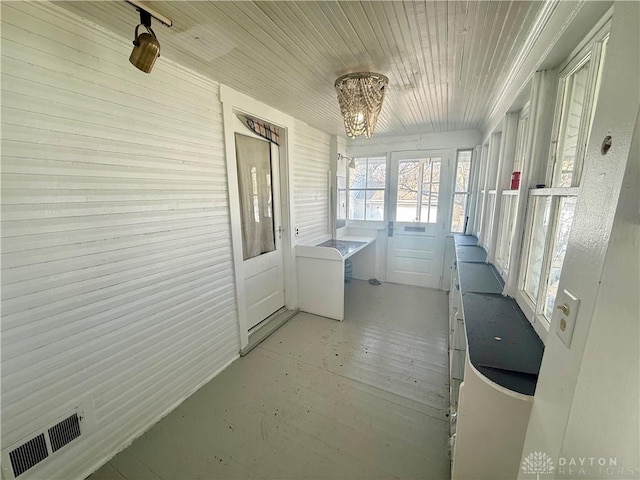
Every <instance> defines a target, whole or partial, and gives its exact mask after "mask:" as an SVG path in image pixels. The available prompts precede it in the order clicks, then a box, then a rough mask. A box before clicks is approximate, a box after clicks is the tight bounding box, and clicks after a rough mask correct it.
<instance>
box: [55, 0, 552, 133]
mask: <svg viewBox="0 0 640 480" xmlns="http://www.w3.org/2000/svg"><path fill="white" fill-rule="evenodd" d="M152 3H153V8H154V9H155V10H157V11H158V12H160V13H162V14H164V15H166V16H168V17H169V18H171V19H172V20H173V22H174V26H173V27H172V28H167V27H164V26H162V25H160V24H159V23H158V22H154V23H153V26H154V30H155V32H156V34H157V36H158V38H159V40H160V43H161V46H162V55H163V56H162V57H161V58H160V59H159V60H158V61H160V62H161V61H162V60H163V58H165V57H166V58H170V59H172V60H174V61H176V62H178V63H180V64H183V65H185V66H187V67H189V68H191V69H193V70H194V71H197V72H199V73H201V74H204V75H206V76H207V77H210V78H212V79H214V80H217V81H219V82H222V83H224V84H227V85H229V86H231V87H233V88H235V89H236V90H239V91H241V92H244V93H246V94H248V95H250V96H252V97H253V98H256V99H258V100H261V101H263V102H265V103H267V104H270V105H272V106H274V107H276V108H278V109H279V110H281V111H284V112H286V113H288V114H290V115H292V116H294V117H296V118H298V119H300V120H303V121H304V122H306V123H308V124H309V125H312V126H314V127H316V128H319V129H321V130H323V131H325V132H327V133H335V134H339V135H344V129H343V126H342V120H341V117H340V112H339V108H338V104H337V100H336V95H335V91H334V89H333V82H334V81H335V79H336V78H337V77H338V76H339V75H342V74H344V73H348V72H354V71H367V70H368V71H375V72H380V73H383V74H385V75H387V76H388V77H389V80H390V87H389V90H388V93H387V98H386V99H385V103H384V106H383V109H382V113H381V116H380V119H379V121H378V125H377V127H376V135H377V136H380V135H410V134H421V133H431V132H443V131H451V130H465V129H480V128H481V126H482V124H483V122H484V121H486V119H487V116H488V115H489V112H490V107H491V105H492V103H493V102H494V101H495V99H496V97H497V96H498V95H499V93H500V91H501V89H503V88H504V86H505V85H504V84H505V80H506V78H507V76H508V73H509V69H510V68H511V67H512V65H513V64H514V61H515V59H516V58H517V57H518V54H519V52H520V51H521V49H522V48H523V46H524V45H525V41H526V39H527V36H528V34H529V31H530V29H531V26H532V25H533V23H534V21H535V18H536V15H537V14H538V13H539V12H540V9H541V7H542V5H543V2H541V1H533V2H525V1H482V2H476V1H467V2H446V1H415V2H394V1H377V2H355V1H354V2H352V1H339V2H308V1H282V2H280V1H266V2H248V1H234V2H231V1H220V2H194V1H177V2H166V1H154V2H152ZM60 4H61V5H63V6H64V7H65V8H67V9H68V10H70V11H72V12H75V13H77V14H79V15H80V16H82V17H84V18H86V19H87V20H88V21H91V22H94V23H96V24H98V25H101V26H103V27H106V28H107V29H109V30H111V31H113V32H115V33H117V34H119V35H121V36H123V37H124V38H126V39H130V40H131V39H133V31H134V28H135V26H136V24H137V23H138V14H137V12H136V11H135V9H134V8H133V7H132V6H131V5H129V4H127V3H125V2H124V1H102V2H78V1H70V2H60ZM123 41H124V39H123ZM122 62H123V65H125V64H127V62H128V59H127V58H123V59H122ZM130 68H133V67H130ZM151 75H153V72H152V73H151Z"/></svg>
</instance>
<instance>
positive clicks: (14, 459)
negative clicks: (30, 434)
mask: <svg viewBox="0 0 640 480" xmlns="http://www.w3.org/2000/svg"><path fill="white" fill-rule="evenodd" d="M48 456H49V452H48V451H47V442H45V440H44V433H41V434H40V435H38V436H37V437H35V438H32V439H31V440H29V441H28V442H27V443H24V444H22V445H20V446H19V447H18V448H16V449H15V450H12V451H11V452H9V458H10V459H11V467H12V468H13V476H14V477H17V476H18V475H21V474H23V473H24V472H26V471H27V470H29V469H30V468H31V467H33V466H34V465H36V464H37V463H40V462H41V461H42V460H44V459H45V458H47V457H48Z"/></svg>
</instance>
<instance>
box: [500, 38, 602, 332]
mask: <svg viewBox="0 0 640 480" xmlns="http://www.w3.org/2000/svg"><path fill="white" fill-rule="evenodd" d="M607 29H608V26H607V25H605V26H604V27H602V28H601V29H600V31H599V32H598V33H597V34H596V35H594V36H593V38H592V39H591V40H588V41H585V42H584V43H583V44H582V45H583V47H582V48H581V49H580V50H579V51H578V52H577V53H575V52H574V54H572V56H571V59H570V60H568V61H567V62H566V63H565V66H563V67H561V69H560V84H559V88H558V97H557V101H556V109H555V118H554V130H553V131H554V137H553V138H554V140H553V142H552V148H551V155H550V158H549V163H548V166H547V167H548V168H547V174H546V178H532V181H531V183H532V184H536V183H544V184H546V185H551V187H549V188H539V189H538V188H536V189H531V190H529V192H528V194H529V200H528V208H527V212H528V213H527V217H526V218H525V224H526V232H525V238H524V241H523V244H522V245H523V250H522V256H521V264H520V272H519V276H518V291H517V293H516V299H517V301H518V304H519V305H520V307H521V308H522V310H523V311H524V313H525V314H526V315H527V317H528V318H529V320H530V321H531V322H532V323H533V324H534V328H536V330H537V331H538V333H539V334H540V335H541V336H543V335H544V334H545V331H548V330H549V324H550V320H551V317H552V314H553V309H554V306H555V301H556V295H557V292H558V286H559V282H560V275H561V272H562V266H563V263H564V257H565V252H566V250H567V245H568V241H569V235H570V232H571V225H572V223H573V217H574V211H575V208H576V205H577V202H578V194H579V188H578V186H579V185H580V176H581V173H582V165H583V160H584V155H585V148H586V145H587V143H588V139H589V133H590V130H591V123H592V119H593V112H594V106H595V103H596V99H597V95H598V87H599V83H600V76H601V73H602V66H603V64H604V56H605V52H606V47H607V41H608V40H607V38H608V33H607ZM512 263H513V262H512Z"/></svg>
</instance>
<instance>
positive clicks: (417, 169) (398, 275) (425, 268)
mask: <svg viewBox="0 0 640 480" xmlns="http://www.w3.org/2000/svg"><path fill="white" fill-rule="evenodd" d="M448 154H449V152H448V151H423V152H399V153H394V154H393V155H392V158H391V165H390V179H389V225H388V228H387V235H388V238H387V272H386V280H387V281H388V282H392V283H402V284H405V285H415V286H420V287H427V288H440V282H441V276H442V265H443V262H444V244H445V228H444V225H445V224H446V222H445V218H444V217H445V214H446V210H447V209H446V198H445V197H446V188H441V179H442V180H444V179H446V178H448V177H447V168H448ZM443 187H444V186H443Z"/></svg>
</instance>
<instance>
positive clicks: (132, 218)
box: [1, 2, 239, 479]
mask: <svg viewBox="0 0 640 480" xmlns="http://www.w3.org/2000/svg"><path fill="white" fill-rule="evenodd" d="M1 35H2V45H3V48H2V67H3V68H2V88H3V92H2V153H3V162H2V237H3V238H2V267H3V270H2V305H3V312H2V313H3V323H2V329H3V332H2V393H3V398H2V418H3V428H2V447H3V448H6V447H8V446H10V445H12V444H15V442H19V441H22V440H26V439H28V436H29V435H31V434H32V433H34V432H36V431H38V430H39V429H41V428H43V427H44V426H47V424H49V423H50V422H51V421H52V420H53V419H55V418H57V417H58V416H59V415H62V414H65V413H67V412H68V411H69V409H71V408H73V407H75V406H76V405H78V404H79V403H80V402H85V404H87V406H88V407H89V408H90V409H91V410H93V412H92V415H94V416H95V419H96V426H97V429H96V431H95V432H93V433H90V434H89V435H87V436H86V437H81V439H80V440H77V441H76V442H74V443H72V444H70V445H69V446H67V447H65V448H64V449H63V450H60V451H59V452H57V453H56V454H54V455H53V456H52V457H50V458H49V459H47V460H45V461H44V462H42V463H41V464H39V465H38V466H36V467H34V468H33V469H31V470H29V471H28V472H27V473H25V474H24V475H23V476H21V478H25V479H28V478H83V477H84V476H86V475H88V474H89V473H91V472H92V471H93V470H94V469H95V468H96V467H98V466H99V465H100V464H101V463H103V462H104V461H106V460H108V459H109V458H110V457H111V456H112V455H113V454H115V453H116V452H117V451H118V450H119V449H121V448H123V447H125V446H126V445H127V443H128V442H130V441H131V440H132V439H133V438H135V437H136V436H138V435H140V434H141V433H142V432H143V431H144V430H146V429H147V428H148V427H149V426H150V425H152V424H153V423H154V422H155V421H157V420H158V419H159V418H161V417H162V416H163V415H164V414H166V413H168V412H169V411H171V410H172V409H173V408H175V406H176V405H177V404H179V403H180V402H181V401H182V400H183V399H184V398H186V397H187V396H189V395H190V394H191V393H192V392H193V391H195V390H196V389H197V388H198V387H199V386H201V385H202V384H203V383H205V382H206V381H207V380H208V379H209V378H211V377H212V376H214V375H215V374H216V373H217V372H218V371H220V370H221V369H223V368H224V367H225V366H226V365H228V364H229V363H230V362H231V361H233V360H234V359H235V358H237V355H238V350H239V336H238V326H237V311H236V304H235V290H234V284H233V269H232V257H231V239H230V231H229V206H228V192H227V182H226V169H225V159H224V147H223V145H224V143H223V138H222V128H223V127H222V125H223V124H222V115H221V105H220V103H219V99H218V85H217V84H216V83H214V82H212V81H210V80H208V79H205V78H204V77H201V76H199V75H198V74H195V73H192V72H190V71H188V70H186V69H185V68H183V67H180V66H178V65H176V64H173V63H171V62H170V61H168V60H167V59H166V58H163V59H162V61H159V62H158V64H157V65H156V67H155V68H154V71H153V73H152V74H151V75H145V74H142V73H141V72H138V71H136V70H135V69H134V68H133V67H131V65H129V63H128V55H129V53H130V41H128V40H127V39H123V38H121V37H118V36H116V35H114V34H112V33H109V32H106V31H104V30H102V29H100V28H96V27H95V26H92V25H90V24H89V23H88V22H86V21H85V20H82V19H79V18H77V17H76V16H75V15H73V14H70V13H69V12H68V11H65V10H64V9H62V8H60V7H59V6H57V5H53V4H49V3H21V2H13V3H11V4H3V5H2V32H1Z"/></svg>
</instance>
